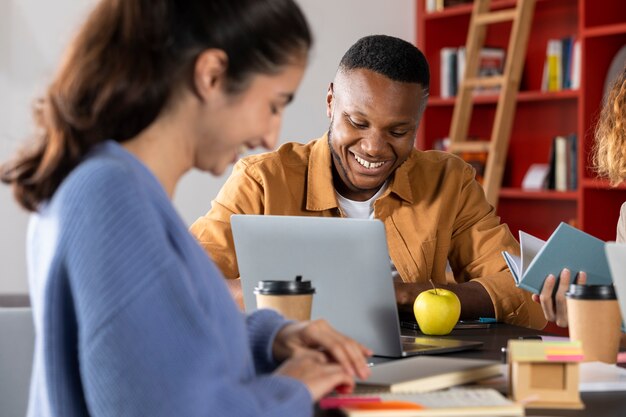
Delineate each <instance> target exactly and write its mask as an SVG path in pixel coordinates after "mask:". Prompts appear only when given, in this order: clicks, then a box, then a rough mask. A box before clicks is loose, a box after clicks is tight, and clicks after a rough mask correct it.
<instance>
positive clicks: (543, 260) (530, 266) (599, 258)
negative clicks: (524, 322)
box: [502, 223, 612, 294]
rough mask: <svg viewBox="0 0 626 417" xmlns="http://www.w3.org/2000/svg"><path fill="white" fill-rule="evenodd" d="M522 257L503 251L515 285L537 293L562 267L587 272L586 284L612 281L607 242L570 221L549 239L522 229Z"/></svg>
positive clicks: (574, 273) (562, 225)
mask: <svg viewBox="0 0 626 417" xmlns="http://www.w3.org/2000/svg"><path fill="white" fill-rule="evenodd" d="M519 244H520V254H521V255H520V256H517V255H514V254H511V253H509V252H507V251H503V252H502V256H503V257H504V260H505V261H506V263H507V265H508V267H509V270H510V271H511V274H512V275H513V279H514V280H515V284H516V285H517V286H518V287H520V288H522V289H524V290H527V291H530V292H532V293H535V294H539V293H540V292H541V288H543V282H544V281H545V279H546V277H547V276H548V275H550V274H552V275H554V276H555V277H557V279H558V277H559V274H560V273H561V270H563V268H568V269H569V270H570V271H571V272H572V274H573V275H576V274H577V273H578V272H579V271H585V272H586V274H587V284H611V283H612V280H611V274H610V272H609V266H608V263H607V260H606V256H605V254H604V242H603V241H602V240H600V239H598V238H596V237H594V236H591V235H590V234H588V233H585V232H583V231H582V230H579V229H577V228H575V227H572V226H570V225H569V224H567V223H561V224H560V225H559V226H558V227H557V228H556V230H555V231H554V232H553V233H552V235H551V236H550V238H549V239H548V240H547V241H544V240H542V239H539V238H537V237H535V236H532V235H530V234H528V233H525V232H523V231H521V230H520V232H519Z"/></svg>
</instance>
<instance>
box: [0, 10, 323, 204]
mask: <svg viewBox="0 0 626 417" xmlns="http://www.w3.org/2000/svg"><path fill="white" fill-rule="evenodd" d="M311 43H312V39H311V34H310V30H309V27H308V25H307V23H306V20H305V18H304V16H303V15H302V12H301V11H300V9H299V8H298V6H297V5H296V4H295V3H294V1H293V0H102V1H100V3H99V4H98V5H97V6H96V8H95V9H94V11H93V12H92V13H91V14H90V16H89V17H88V19H87V21H86V22H85V24H84V25H83V26H82V28H81V29H80V31H79V33H78V34H77V36H76V38H75V39H74V41H73V42H72V44H71V45H70V47H69V48H68V50H67V51H66V54H65V56H64V59H63V62H62V63H61V66H60V68H59V70H58V73H57V75H56V77H55V79H54V80H53V82H52V83H51V85H50V86H49V88H48V91H47V92H46V94H45V96H44V97H43V98H41V99H40V100H39V101H38V103H37V105H36V106H35V109H34V118H35V122H36V125H37V128H38V129H37V132H36V134H35V137H34V140H33V141H32V143H30V144H29V145H27V146H25V147H24V148H23V149H22V150H21V151H20V152H19V153H18V155H17V156H16V157H15V158H14V159H13V160H11V161H9V162H7V163H5V164H4V165H2V166H1V167H0V179H1V180H2V182H4V183H6V184H10V185H12V186H13V191H14V195H15V198H16V199H17V201H18V202H19V203H20V204H21V205H22V206H23V207H24V208H26V209H27V210H30V211H36V210H37V207H38V206H39V204H40V203H41V202H44V201H46V200H48V199H50V198H51V197H52V195H53V194H54V192H55V191H56V189H57V188H58V187H59V185H60V184H61V182H62V181H63V179H64V178H65V177H66V176H67V175H68V174H69V173H70V171H71V170H72V169H74V167H76V165H78V163H79V162H80V161H81V159H82V158H83V157H84V155H85V154H86V153H87V152H88V151H89V150H90V149H91V148H92V147H93V146H94V145H95V144H97V143H99V142H102V141H104V140H107V139H113V140H116V141H118V142H124V141H126V140H128V139H130V138H132V137H134V136H136V135H137V134H138V133H139V132H141V131H142V130H143V129H145V128H146V127H147V126H148V125H149V124H150V123H152V122H153V121H154V120H155V118H156V117H157V116H158V115H159V113H160V112H161V110H162V109H163V108H164V107H165V106H166V105H167V103H168V100H169V98H170V97H171V95H172V94H173V93H174V92H175V90H176V88H177V87H179V86H181V85H183V84H184V83H189V82H190V80H191V74H192V72H193V66H194V64H195V60H196V58H197V57H198V55H199V54H200V53H201V52H202V51H203V50H205V49H207V48H217V49H221V50H224V51H225V52H226V54H227V56H228V67H227V74H226V76H227V85H228V87H227V88H228V90H229V92H231V93H236V92H238V91H241V90H243V89H245V87H246V85H247V82H248V81H249V79H250V76H251V75H253V74H258V73H266V74H267V73H273V72H276V71H277V70H278V69H280V67H281V66H282V65H285V64H287V63H288V62H290V60H291V59H293V58H294V57H295V56H296V54H302V53H306V52H307V51H308V49H309V48H310V46H311Z"/></svg>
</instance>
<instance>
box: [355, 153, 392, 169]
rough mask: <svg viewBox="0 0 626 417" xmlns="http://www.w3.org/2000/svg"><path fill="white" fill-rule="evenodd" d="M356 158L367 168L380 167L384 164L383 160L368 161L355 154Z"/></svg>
mask: <svg viewBox="0 0 626 417" xmlns="http://www.w3.org/2000/svg"><path fill="white" fill-rule="evenodd" d="M354 159H356V161H357V162H358V163H359V164H361V165H363V166H364V167H365V168H368V169H374V168H378V167H381V166H383V165H384V163H385V162H384V161H383V162H368V161H366V160H365V159H363V158H359V157H358V156H356V155H354Z"/></svg>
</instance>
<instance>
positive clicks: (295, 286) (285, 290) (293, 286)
mask: <svg viewBox="0 0 626 417" xmlns="http://www.w3.org/2000/svg"><path fill="white" fill-rule="evenodd" d="M254 293H255V294H256V305H257V308H271V309H273V310H276V311H278V312H279V313H280V314H282V315H283V316H285V318H287V319H290V320H300V321H305V320H310V319H311V306H312V305H313V294H314V293H315V288H313V287H312V286H311V281H302V277H301V276H297V277H296V279H295V280H292V281H259V283H258V284H257V286H256V287H255V288H254Z"/></svg>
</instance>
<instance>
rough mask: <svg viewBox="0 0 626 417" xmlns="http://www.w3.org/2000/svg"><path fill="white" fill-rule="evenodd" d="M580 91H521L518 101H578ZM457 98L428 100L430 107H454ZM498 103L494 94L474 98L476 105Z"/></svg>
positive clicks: (432, 98)
mask: <svg viewBox="0 0 626 417" xmlns="http://www.w3.org/2000/svg"><path fill="white" fill-rule="evenodd" d="M578 96H579V92H578V90H563V91H555V92H549V93H548V92H544V91H520V92H519V94H518V95H517V101H518V102H520V103H524V102H541V101H553V100H576V99H578ZM454 101H455V97H451V98H441V97H430V98H429V99H428V105H429V106H454ZM497 102H498V96H497V95H494V94H490V95H477V96H476V97H474V103H475V104H496V103H497Z"/></svg>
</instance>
